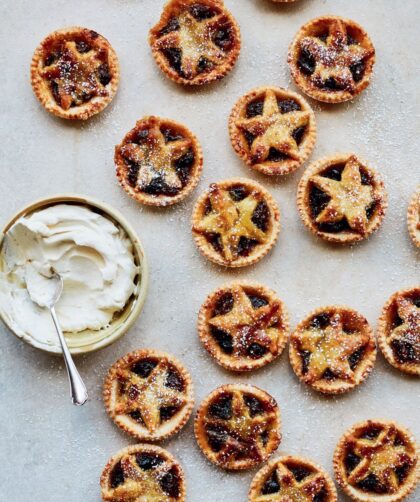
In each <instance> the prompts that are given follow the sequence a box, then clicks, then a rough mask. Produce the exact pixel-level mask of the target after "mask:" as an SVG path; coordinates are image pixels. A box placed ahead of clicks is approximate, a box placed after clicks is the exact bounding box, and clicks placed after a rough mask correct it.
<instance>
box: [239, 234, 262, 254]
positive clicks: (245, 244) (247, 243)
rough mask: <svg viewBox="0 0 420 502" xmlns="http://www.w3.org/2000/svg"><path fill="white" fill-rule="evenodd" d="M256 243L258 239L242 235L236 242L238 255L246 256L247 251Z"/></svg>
mask: <svg viewBox="0 0 420 502" xmlns="http://www.w3.org/2000/svg"><path fill="white" fill-rule="evenodd" d="M257 244H258V241H256V240H255V239H248V237H244V236H243V235H242V236H241V237H240V238H239V243H238V255H240V256H248V255H249V253H250V252H251V251H252V250H253V249H254V248H255V246H256V245H257Z"/></svg>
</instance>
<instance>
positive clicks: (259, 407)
mask: <svg viewBox="0 0 420 502" xmlns="http://www.w3.org/2000/svg"><path fill="white" fill-rule="evenodd" d="M244 401H245V404H246V405H247V406H248V408H249V413H250V415H251V417H255V415H259V414H260V413H263V412H264V407H263V404H262V403H261V401H260V400H259V399H257V398H256V397H254V396H244Z"/></svg>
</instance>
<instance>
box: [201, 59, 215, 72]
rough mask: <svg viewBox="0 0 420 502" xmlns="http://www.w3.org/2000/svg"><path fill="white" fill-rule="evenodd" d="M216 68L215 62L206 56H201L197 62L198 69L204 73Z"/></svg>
mask: <svg viewBox="0 0 420 502" xmlns="http://www.w3.org/2000/svg"><path fill="white" fill-rule="evenodd" d="M213 68H214V63H213V62H212V61H209V60H208V59H207V58H205V57H204V56H201V57H200V59H199V60H198V63H197V71H198V72H199V73H203V72H205V71H209V70H212V69H213Z"/></svg>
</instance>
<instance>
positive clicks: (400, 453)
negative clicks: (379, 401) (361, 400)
mask: <svg viewBox="0 0 420 502" xmlns="http://www.w3.org/2000/svg"><path fill="white" fill-rule="evenodd" d="M418 463H419V462H418V447H417V445H416V442H415V440H414V438H413V435H412V434H411V432H410V431H409V430H407V429H406V428H405V427H402V426H401V425H398V424H397V423H395V422H393V421H389V420H376V419H374V420H366V421H364V422H360V423H358V424H355V425H354V426H353V427H351V428H350V429H349V430H348V431H347V432H345V433H344V435H343V436H342V437H341V439H340V441H339V442H338V444H337V447H336V449H335V453H334V472H335V477H336V479H337V482H338V483H339V485H340V486H341V487H342V489H343V490H344V491H345V492H346V494H347V495H348V496H349V497H351V498H352V499H353V500H356V501H358V502H399V501H400V500H403V499H404V498H406V497H407V496H408V495H409V494H410V493H411V492H412V491H413V490H414V488H415V486H416V484H417V482H418V478H419V468H418Z"/></svg>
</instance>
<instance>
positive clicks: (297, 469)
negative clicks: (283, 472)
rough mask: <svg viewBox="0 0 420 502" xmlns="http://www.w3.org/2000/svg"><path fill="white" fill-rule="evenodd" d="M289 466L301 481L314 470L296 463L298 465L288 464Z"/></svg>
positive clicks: (297, 479)
mask: <svg viewBox="0 0 420 502" xmlns="http://www.w3.org/2000/svg"><path fill="white" fill-rule="evenodd" d="M287 468H288V469H289V471H291V472H292V473H293V476H294V477H295V479H296V481H299V482H300V481H302V480H303V479H305V478H307V477H308V476H310V475H311V474H312V471H310V470H309V469H307V468H306V467H303V466H301V465H296V466H291V465H288V466H287Z"/></svg>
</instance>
